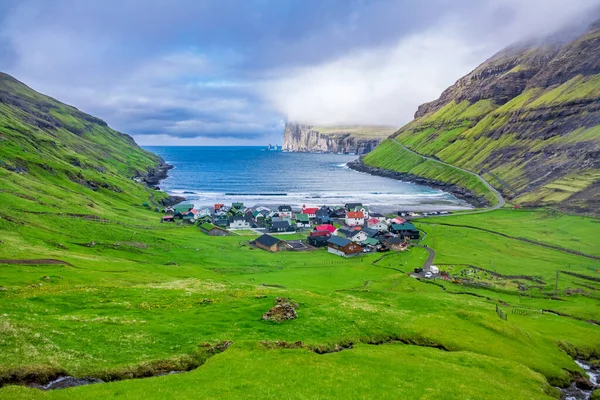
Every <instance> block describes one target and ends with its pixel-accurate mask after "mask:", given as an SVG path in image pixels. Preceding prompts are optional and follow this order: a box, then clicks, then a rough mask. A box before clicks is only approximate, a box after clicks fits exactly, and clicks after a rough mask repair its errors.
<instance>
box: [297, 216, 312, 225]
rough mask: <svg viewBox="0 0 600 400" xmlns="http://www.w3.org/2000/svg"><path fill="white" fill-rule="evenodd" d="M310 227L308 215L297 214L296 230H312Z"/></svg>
mask: <svg viewBox="0 0 600 400" xmlns="http://www.w3.org/2000/svg"><path fill="white" fill-rule="evenodd" d="M310 226H311V223H310V220H309V219H308V215H307V214H296V228H310Z"/></svg>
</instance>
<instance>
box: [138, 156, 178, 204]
mask: <svg viewBox="0 0 600 400" xmlns="http://www.w3.org/2000/svg"><path fill="white" fill-rule="evenodd" d="M157 156H158V155H157ZM159 160H160V161H159V163H158V165H157V166H156V167H154V168H149V169H148V171H147V173H146V175H144V176H143V177H142V180H141V182H142V183H144V184H145V185H146V186H147V187H148V188H150V190H162V189H160V188H159V187H158V185H159V184H160V182H161V181H162V180H164V179H167V178H168V177H169V170H171V169H173V168H175V166H173V165H171V164H169V163H167V162H165V160H163V159H162V158H159ZM165 193H167V192H165ZM167 195H168V196H169V197H167V198H166V199H162V200H160V201H159V203H160V204H161V205H162V206H163V207H171V206H174V205H175V204H179V203H181V202H184V201H186V200H187V199H186V198H185V197H183V196H173V195H171V194H169V193H167Z"/></svg>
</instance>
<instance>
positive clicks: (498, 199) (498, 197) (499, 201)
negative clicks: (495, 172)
mask: <svg viewBox="0 0 600 400" xmlns="http://www.w3.org/2000/svg"><path fill="white" fill-rule="evenodd" d="M394 142H396V143H397V144H398V146H400V147H402V149H403V150H406V151H408V152H410V153H413V154H415V155H417V156H419V157H422V158H423V159H424V160H431V161H435V162H437V163H440V164H443V165H446V166H448V167H451V168H454V169H457V170H459V171H463V172H466V173H467V174H470V175H473V176H475V177H476V178H477V179H479V180H480V181H481V183H483V184H484V185H485V186H486V187H487V188H488V189H489V190H490V191H491V192H492V193H493V194H494V196H496V204H495V205H493V206H490V207H487V208H482V209H478V210H473V211H466V212H461V213H458V214H456V215H466V214H480V213H485V212H490V211H494V210H498V209H500V208H502V207H504V205H505V204H506V202H505V201H504V197H502V195H501V194H500V192H498V191H497V190H496V189H495V188H494V187H493V186H492V185H490V184H489V182H488V181H486V180H485V179H483V177H482V176H481V175H479V174H477V173H475V172H473V171H469V170H468V169H464V168H460V167H457V166H454V165H452V164H448V163H446V162H443V161H440V160H437V159H435V158H432V157H427V156H424V155H422V154H419V153H417V152H416V151H413V150H411V149H409V148H407V147H405V146H404V145H403V144H402V143H400V142H399V141H398V140H397V139H394ZM452 215H454V214H445V215H436V217H449V216H452Z"/></svg>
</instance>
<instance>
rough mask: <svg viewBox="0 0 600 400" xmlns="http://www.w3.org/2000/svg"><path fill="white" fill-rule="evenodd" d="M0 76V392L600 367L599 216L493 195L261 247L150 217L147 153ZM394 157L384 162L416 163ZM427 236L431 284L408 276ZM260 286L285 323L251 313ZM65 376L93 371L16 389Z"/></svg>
mask: <svg viewBox="0 0 600 400" xmlns="http://www.w3.org/2000/svg"><path fill="white" fill-rule="evenodd" d="M1 87H2V90H1V91H0V109H1V110H2V114H1V115H0V121H1V124H2V125H1V128H0V134H1V135H2V142H0V154H1V157H2V167H1V168H0V310H2V311H1V312H0V399H19V400H21V399H106V398H120V399H142V398H143V399H157V400H158V399H160V400H163V399H187V398H227V399H229V398H233V399H236V398H239V399H281V398H290V399H313V398H321V399H325V398H377V399H398V398H406V399H413V398H427V399H444V400H445V399H457V400H458V399H461V400H462V399H498V398H514V399H546V400H548V399H553V398H554V399H556V398H558V396H559V394H560V393H559V390H558V389H557V388H556V386H561V387H566V386H569V384H570V383H571V381H572V380H573V379H574V378H575V377H579V376H580V375H582V374H584V371H583V369H582V368H580V367H579V366H578V365H577V364H576V363H575V361H574V360H573V357H576V358H580V359H585V360H588V361H589V362H590V363H595V364H599V363H598V359H600V339H599V338H600V334H599V333H600V327H599V326H598V325H599V324H600V280H599V278H598V276H597V271H598V270H599V269H600V265H599V259H600V256H599V253H598V250H597V246H596V240H595V238H597V237H598V233H599V228H598V227H600V224H598V219H594V218H589V217H583V216H572V215H564V214H561V213H558V212H550V211H549V210H514V209H503V210H497V211H492V212H488V213H486V214H479V215H475V214H471V215H462V216H461V215H458V214H457V215H450V216H448V217H445V218H444V217H438V218H433V219H421V220H415V221H413V222H414V223H415V225H416V226H417V227H418V228H419V229H421V230H422V232H423V233H427V235H426V237H425V239H423V240H422V245H423V247H419V246H415V247H410V248H409V249H408V250H407V251H404V252H396V251H390V252H386V253H368V254H361V255H360V256H357V257H355V258H350V259H345V258H341V257H338V256H336V255H334V254H331V253H328V252H327V251H326V249H325V248H320V249H316V250H314V251H282V252H277V253H270V252H266V251H262V250H260V249H256V248H254V247H252V246H251V245H250V243H249V241H250V240H251V239H253V238H254V237H252V236H237V235H236V236H223V237H212V236H209V235H206V234H204V233H202V232H201V231H200V229H199V228H198V227H197V226H195V225H191V224H175V223H173V224H170V223H161V222H160V220H161V218H160V216H161V215H162V214H160V213H156V212H154V211H152V210H151V209H150V208H148V207H144V206H141V204H142V203H143V202H145V201H147V202H149V203H153V202H154V203H158V202H159V201H161V200H163V199H164V198H165V197H166V195H164V194H162V193H161V192H156V191H154V190H150V189H149V188H147V187H145V186H143V185H142V184H141V183H137V182H136V181H134V179H133V178H134V177H136V176H138V177H140V180H141V179H144V176H147V175H148V174H149V173H150V175H154V176H156V175H157V174H160V170H161V167H160V165H161V163H162V160H160V159H159V158H157V157H156V156H154V155H152V154H150V153H148V152H146V151H144V150H142V149H140V148H139V147H137V146H136V145H135V144H134V143H133V142H132V141H131V139H130V138H129V137H128V136H126V135H123V134H121V133H118V132H115V131H113V130H111V129H110V128H108V127H107V126H106V124H104V123H103V122H102V121H100V120H98V119H96V118H94V117H91V116H88V115H86V114H83V113H81V112H79V111H78V110H76V109H74V108H72V107H70V106H67V105H64V104H62V103H60V102H58V101H56V100H53V99H50V98H48V97H46V96H43V95H40V94H38V93H36V92H34V91H32V90H31V89H29V88H27V87H26V86H24V85H23V84H21V83H18V82H17V81H15V80H14V79H12V78H10V77H7V76H3V79H2V86H1ZM396 148H401V147H400V145H399V144H395V143H394V142H393V141H387V142H385V144H384V145H382V146H381V149H386V151H388V152H395V151H396ZM406 154H407V156H406V157H405V158H400V159H397V158H393V157H392V158H390V161H389V162H390V164H386V165H385V166H386V167H388V168H405V169H408V168H410V170H411V171H413V172H415V171H416V172H415V173H418V171H421V170H422V171H427V173H431V172H430V171H431V170H432V169H433V168H434V167H432V168H423V167H427V166H428V164H429V163H433V161H423V159H422V157H420V156H418V155H416V156H415V155H414V154H413V153H411V152H409V151H407V152H406ZM368 157H371V156H368ZM390 157H391V154H390ZM438 168H440V169H439V170H438V171H437V172H436V174H435V175H432V176H433V177H434V178H435V179H451V178H450V175H451V174H454V173H456V174H460V170H457V169H456V168H454V167H449V166H448V167H447V168H446V167H443V168H442V167H438ZM423 173H425V172H423ZM465 179H467V177H466V176H463V179H458V180H457V181H456V183H457V184H458V183H461V182H463V181H464V180H465ZM151 180H152V179H151ZM471 184H472V185H477V183H476V182H475V181H472V183H470V184H469V185H471ZM531 221H535V224H532V223H531ZM515 228H516V229H515ZM244 233H247V232H244ZM256 236H258V235H256ZM256 236H255V237H256ZM280 239H282V240H301V239H306V233H304V234H302V235H300V234H291V235H282V236H280ZM425 245H426V246H427V247H425ZM431 249H433V250H435V251H436V255H435V263H436V264H437V265H438V267H439V268H440V270H442V271H444V272H445V273H448V276H449V277H450V278H449V279H447V280H446V279H443V278H442V277H437V278H436V279H424V278H419V279H416V278H415V277H413V276H411V273H412V272H413V271H414V269H415V268H419V267H423V265H424V263H425V262H426V260H427V258H428V256H429V252H428V250H431ZM557 270H558V273H557ZM278 297H285V298H291V299H292V300H293V302H295V303H297V304H298V308H297V316H298V317H297V318H296V319H292V320H288V321H283V322H280V323H277V322H273V321H269V320H264V319H263V318H262V316H263V314H264V313H265V312H267V311H268V310H269V309H270V308H271V307H273V305H274V303H275V302H276V299H277V298H278ZM501 316H504V318H502V317H501ZM65 375H70V376H74V377H76V378H89V377H92V378H95V379H101V380H102V381H104V383H97V384H92V385H85V386H80V387H74V388H66V389H60V390H52V391H43V390H40V389H38V388H34V387H27V385H34V384H46V383H47V382H49V381H51V380H53V379H55V378H57V377H61V376H65ZM142 378H143V379H142Z"/></svg>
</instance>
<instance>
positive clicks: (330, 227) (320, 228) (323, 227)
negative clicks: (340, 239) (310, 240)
mask: <svg viewBox="0 0 600 400" xmlns="http://www.w3.org/2000/svg"><path fill="white" fill-rule="evenodd" d="M336 230H337V229H336V228H335V226H333V225H329V224H324V225H317V226H315V231H317V232H329V233H335V231H336Z"/></svg>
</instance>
